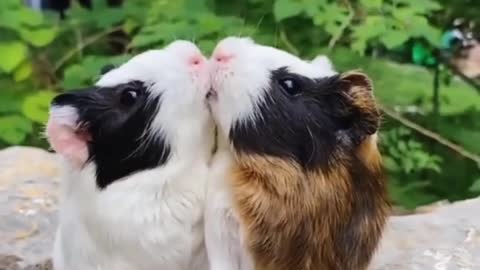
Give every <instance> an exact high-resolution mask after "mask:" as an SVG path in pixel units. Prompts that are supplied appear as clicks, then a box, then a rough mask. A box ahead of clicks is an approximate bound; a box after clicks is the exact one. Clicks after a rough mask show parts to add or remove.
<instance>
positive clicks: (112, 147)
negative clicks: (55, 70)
mask: <svg viewBox="0 0 480 270" xmlns="http://www.w3.org/2000/svg"><path fill="white" fill-rule="evenodd" d="M146 87H147V86H145V85H144V84H143V83H142V82H138V81H134V82H130V83H128V84H122V85H118V86H116V87H94V88H89V89H80V90H77V91H71V92H68V93H66V94H62V95H59V96H57V97H56V98H55V99H54V100H53V103H52V106H64V105H69V106H72V107H74V108H76V109H77V111H78V114H79V123H80V124H81V125H82V126H83V127H84V128H85V129H86V130H88V132H89V133H90V135H91V136H92V141H91V142H90V143H89V145H88V149H89V162H94V163H95V164H96V167H97V186H98V187H99V188H100V189H103V188H105V187H107V186H108V185H109V184H111V183H112V182H114V181H116V180H118V179H121V178H123V177H125V176H128V175H130V174H133V173H135V172H138V171H142V170H146V169H150V168H154V167H157V166H159V165H162V164H164V163H165V162H166V161H167V160H168V158H169V156H170V146H169V145H168V144H167V142H166V141H165V139H164V138H161V137H159V136H158V135H155V136H151V137H146V136H145V135H151V134H146V133H145V132H146V131H147V130H148V129H149V127H150V125H151V123H152V121H153V119H154V117H155V115H156V113H157V111H158V108H159V106H160V105H161V104H160V102H161V101H160V97H152V96H151V95H149V93H148V92H147V91H146ZM125 91H135V92H137V93H138V96H137V99H136V102H135V103H134V104H131V105H125V104H122V101H121V100H122V98H121V97H122V94H123V93H124V92H125Z"/></svg>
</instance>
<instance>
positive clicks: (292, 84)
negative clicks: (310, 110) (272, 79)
mask: <svg viewBox="0 0 480 270" xmlns="http://www.w3.org/2000/svg"><path fill="white" fill-rule="evenodd" d="M278 83H279V84H280V86H281V87H282V88H283V90H285V92H287V94H289V95H290V96H295V95H298V94H300V92H301V91H302V90H301V89H300V85H299V83H298V82H297V81H296V80H295V79H292V78H286V79H281V80H279V82H278Z"/></svg>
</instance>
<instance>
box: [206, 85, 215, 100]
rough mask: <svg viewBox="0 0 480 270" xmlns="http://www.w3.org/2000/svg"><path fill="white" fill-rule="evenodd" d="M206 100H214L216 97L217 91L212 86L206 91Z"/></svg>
mask: <svg viewBox="0 0 480 270" xmlns="http://www.w3.org/2000/svg"><path fill="white" fill-rule="evenodd" d="M206 98H207V100H216V99H217V91H215V90H214V89H213V88H210V90H208V92H207V96H206Z"/></svg>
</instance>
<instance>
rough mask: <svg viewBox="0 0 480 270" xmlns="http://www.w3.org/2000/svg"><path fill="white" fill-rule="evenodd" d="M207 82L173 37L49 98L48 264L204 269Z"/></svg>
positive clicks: (76, 268)
mask: <svg viewBox="0 0 480 270" xmlns="http://www.w3.org/2000/svg"><path fill="white" fill-rule="evenodd" d="M209 88H210V86H209V74H208V66H207V60H206V59H205V57H204V56H203V55H202V54H201V52H200V51H199V49H198V48H197V47H196V46H195V45H194V44H192V43H190V42H187V41H176V42H174V43H172V44H170V45H168V46H167V47H165V48H164V49H161V50H151V51H147V52H144V53H142V54H139V55H137V56H135V57H133V58H132V59H131V60H129V61H128V62H126V63H125V64H123V65H121V66H120V67H118V68H115V69H112V70H110V71H108V72H107V73H106V74H104V75H103V76H102V77H101V79H100V80H99V81H98V82H97V83H96V85H95V86H92V87H90V88H87V89H81V90H77V91H71V92H67V93H65V94H62V95H59V96H57V97H56V98H55V99H54V100H53V103H52V106H51V111H50V119H49V123H48V125H47V132H46V133H47V137H48V139H49V142H50V144H51V146H52V147H53V149H54V150H56V152H57V153H58V154H59V155H60V156H61V157H62V158H63V161H64V162H63V164H64V176H63V179H62V185H63V194H62V196H63V197H62V201H61V206H60V208H61V209H60V214H59V223H60V224H59V227H58V232H57V235H56V240H55V247H54V253H53V262H54V267H55V269H56V270H94V269H95V270H98V269H115V270H132V269H138V270H152V269H169V270H191V269H198V270H203V269H208V263H207V260H206V254H205V248H204V237H203V210H204V199H205V198H204V196H205V188H206V180H207V170H208V167H207V163H208V161H209V159H210V157H211V149H212V147H213V143H214V140H213V138H214V135H213V132H214V125H213V121H212V120H211V116H210V112H209V108H208V106H207V103H206V100H205V96H206V94H207V92H208V89H209Z"/></svg>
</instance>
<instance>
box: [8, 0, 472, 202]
mask: <svg viewBox="0 0 480 270" xmlns="http://www.w3.org/2000/svg"><path fill="white" fill-rule="evenodd" d="M93 2H94V8H93V10H86V9H83V8H81V7H79V6H75V5H74V6H73V7H72V8H71V9H70V10H68V12H67V19H66V20H59V18H58V16H57V15H56V14H53V13H49V12H44V13H39V12H37V11H34V10H31V9H29V8H28V7H26V6H24V4H23V1H22V0H2V1H0V59H1V60H0V147H1V146H8V145H16V144H24V145H35V146H42V147H47V145H46V142H45V141H44V140H42V139H41V136H40V135H39V134H40V133H41V131H42V129H43V126H42V125H43V124H45V122H46V120H47V118H48V108H49V103H50V101H51V99H52V98H53V97H54V95H55V94H56V93H58V92H61V91H68V90H69V89H75V88H79V87H83V86H88V85H91V84H92V83H94V81H95V80H96V79H97V78H98V77H99V72H100V69H101V67H102V66H104V65H107V64H114V65H119V64H121V63H122V62H124V61H125V60H126V59H128V58H129V57H131V55H134V54H136V53H138V52H141V51H143V50H146V49H150V48H160V47H162V46H164V45H165V44H167V43H169V42H171V41H172V40H175V39H188V40H193V41H195V42H196V43H197V44H198V45H199V46H200V47H201V49H202V50H203V51H204V52H205V53H206V54H209V53H210V51H211V50H212V49H213V47H214V46H215V44H216V42H218V40H220V39H221V38H223V37H225V36H228V35H241V36H252V37H254V38H255V39H256V40H257V41H258V42H261V43H265V44H268V45H271V46H276V47H279V48H281V49H284V50H287V51H289V52H291V53H294V54H298V55H300V56H302V57H305V58H312V57H314V56H315V55H317V54H319V53H327V54H328V55H329V57H331V58H332V60H333V63H334V64H335V66H336V67H337V68H338V69H339V70H347V69H353V68H361V69H363V70H364V71H366V72H367V73H368V74H369V75H370V76H372V78H373V80H374V82H375V85H376V94H377V97H378V98H379V100H380V101H381V102H382V103H383V104H385V105H387V106H390V107H392V108H396V109H398V110H399V111H401V112H405V113H406V115H407V116H410V117H411V118H412V119H415V120H416V121H417V122H420V123H421V124H422V125H424V126H426V127H429V128H432V129H435V130H436V131H437V132H439V133H440V134H442V135H443V136H445V137H447V138H449V139H450V140H453V141H455V142H457V143H459V144H461V145H463V146H464V147H466V148H467V149H469V150H470V151H473V152H475V153H480V144H479V143H478V141H480V124H479V122H478V120H477V119H479V117H478V116H479V114H480V113H479V112H480V97H479V96H478V94H476V93H475V92H473V91H472V90H471V89H469V88H468V86H466V85H465V84H463V83H461V82H458V81H454V82H452V83H451V84H450V85H448V86H442V92H441V98H442V107H441V113H442V117H441V120H440V121H436V122H435V125H434V124H433V120H432V117H431V109H432V108H431V102H430V99H431V95H432V93H431V87H432V86H431V85H432V74H431V72H429V71H428V70H426V69H424V68H420V67H414V66H410V65H400V64H395V63H393V62H392V61H388V60H380V59H375V56H376V55H378V52H387V53H386V54H384V55H386V56H388V57H390V58H397V57H396V56H398V55H399V54H401V52H402V50H403V51H405V49H406V50H407V51H408V44H409V41H411V40H412V39H415V38H421V39H424V40H425V41H426V42H430V43H431V44H433V45H437V44H438V42H439V41H440V34H441V31H440V29H441V28H443V27H444V26H445V24H446V22H448V21H449V20H450V19H451V18H452V16H454V14H459V13H460V14H461V11H459V10H460V7H459V5H460V6H461V7H463V8H465V10H470V9H469V6H468V5H470V4H467V2H469V0H464V1H463V2H464V4H459V3H460V2H462V1H460V0H458V1H454V2H456V3H457V2H458V3H457V5H453V4H450V2H449V1H443V0H339V1H333V0H232V1H222V0H152V1H151V0H128V1H124V3H123V5H122V7H121V8H110V7H108V6H107V5H106V4H105V3H106V1H103V0H96V1H93ZM472 5H474V4H472ZM477 15H478V14H477ZM431 22H434V23H435V24H432V23H431ZM402 57H403V56H402ZM403 58H405V57H403ZM380 142H381V148H382V152H383V154H384V155H385V161H386V167H387V169H388V172H389V176H390V190H391V194H392V199H393V200H394V202H395V203H398V204H402V205H404V206H406V207H415V206H417V205H419V204H424V203H429V202H432V201H435V200H438V199H444V198H447V199H451V200H455V199H461V198H465V197H470V196H474V195H476V194H480V172H479V167H478V165H477V164H472V163H471V162H468V161H466V160H464V159H462V158H460V157H456V156H455V155H452V154H451V153H450V152H449V151H448V150H446V149H443V148H442V147H440V146H437V145H435V144H433V143H432V142H430V141H427V140H425V139H424V138H422V137H419V136H418V135H416V134H414V133H412V132H411V131H409V130H408V129H406V128H404V127H401V126H399V125H398V124H397V123H395V122H392V121H388V119H386V123H385V125H384V130H383V132H382V133H381V140H380ZM447 165H448V166H449V168H448V170H446V168H445V167H446V166H447ZM457 176H458V177H461V179H456V177H457Z"/></svg>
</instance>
